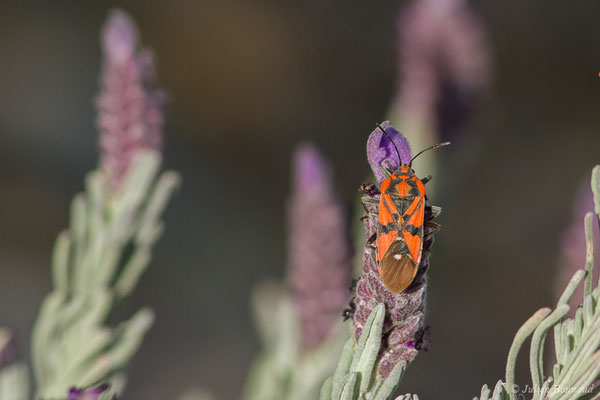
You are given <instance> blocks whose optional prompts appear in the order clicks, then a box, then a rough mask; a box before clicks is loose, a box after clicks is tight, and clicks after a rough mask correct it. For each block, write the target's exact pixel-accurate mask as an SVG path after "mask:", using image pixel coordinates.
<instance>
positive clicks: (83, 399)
mask: <svg viewBox="0 0 600 400" xmlns="http://www.w3.org/2000/svg"><path fill="white" fill-rule="evenodd" d="M108 388H109V385H108V384H106V383H102V384H100V385H98V386H96V387H92V388H87V389H80V388H76V387H72V388H71V389H69V395H68V396H67V398H66V399H65V400H98V399H99V398H100V396H101V395H102V393H104V392H106V391H107V390H108Z"/></svg>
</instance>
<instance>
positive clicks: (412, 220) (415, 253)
mask: <svg viewBox="0 0 600 400" xmlns="http://www.w3.org/2000/svg"><path fill="white" fill-rule="evenodd" d="M424 216H425V198H424V197H420V196H419V197H415V199H414V200H413V202H412V204H411V205H410V206H409V208H408V211H407V213H406V217H405V222H404V224H403V226H402V228H403V229H402V236H403V237H404V242H405V243H406V247H407V248H408V251H409V252H410V254H411V256H412V259H413V261H414V262H415V264H416V265H419V263H420V262H421V253H422V250H423V223H424ZM409 227H410V229H409Z"/></svg>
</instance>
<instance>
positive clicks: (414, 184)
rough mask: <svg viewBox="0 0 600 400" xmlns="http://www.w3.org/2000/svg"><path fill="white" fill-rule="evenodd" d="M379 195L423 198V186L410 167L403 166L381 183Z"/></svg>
mask: <svg viewBox="0 0 600 400" xmlns="http://www.w3.org/2000/svg"><path fill="white" fill-rule="evenodd" d="M381 193H382V194H389V195H391V196H398V197H423V196H425V185H424V184H423V182H421V180H420V179H419V178H417V176H416V175H415V173H414V172H413V170H412V169H411V168H410V167H408V166H404V165H403V166H402V167H400V168H399V169H398V170H397V171H396V172H394V173H393V174H392V175H390V176H389V177H388V178H387V179H386V180H384V181H383V183H382V184H381Z"/></svg>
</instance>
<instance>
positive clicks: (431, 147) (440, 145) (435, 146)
mask: <svg viewBox="0 0 600 400" xmlns="http://www.w3.org/2000/svg"><path fill="white" fill-rule="evenodd" d="M377 127H378V128H379V129H380V130H381V132H383V134H384V135H385V136H387V138H388V140H389V141H390V142H391V143H392V145H393V146H394V149H395V150H396V155H397V156H398V164H399V165H400V166H407V167H409V168H412V163H413V161H414V160H415V158H417V157H418V156H420V155H421V154H423V153H425V152H426V151H429V150H433V149H437V148H438V147H444V146H448V145H449V144H450V142H444V143H438V144H434V145H433V146H429V147H427V148H426V149H423V150H421V151H420V152H418V153H417V154H416V155H415V156H414V157H413V158H411V159H410V161H409V162H408V163H402V158H401V157H400V152H399V151H398V147H396V143H394V141H393V140H392V138H391V137H390V135H388V133H387V132H386V131H385V129H383V127H382V126H381V125H380V124H377Z"/></svg>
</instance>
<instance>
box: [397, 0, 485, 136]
mask: <svg viewBox="0 0 600 400" xmlns="http://www.w3.org/2000/svg"><path fill="white" fill-rule="evenodd" d="M398 27H399V34H400V42H401V45H400V51H399V53H400V54H399V55H400V64H399V65H400V68H401V79H400V80H399V82H398V88H397V95H396V100H395V104H396V106H397V107H398V108H399V109H401V110H402V113H403V115H406V116H408V117H409V118H416V119H417V120H420V121H424V123H427V124H431V128H432V129H434V130H435V131H437V132H438V136H439V137H441V139H442V140H448V139H449V138H451V137H452V136H453V135H454V134H455V131H456V130H457V129H459V128H460V127H461V126H462V124H463V123H464V121H465V119H466V118H467V117H468V116H469V115H470V114H471V113H472V111H473V109H474V107H475V106H476V105H477V103H478V102H479V100H481V97H482V94H483V92H484V90H485V89H486V88H487V86H488V85H489V81H490V75H491V73H490V69H491V67H490V56H489V46H488V43H487V38H486V34H485V30H484V26H483V24H482V22H481V20H480V19H479V16H478V15H477V14H475V13H474V12H473V11H472V10H471V9H470V8H469V6H468V5H467V4H466V3H465V2H464V0H414V1H413V2H412V3H410V4H409V5H407V6H406V7H405V8H404V9H403V10H402V12H401V13H400V17H399V19H398Z"/></svg>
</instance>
